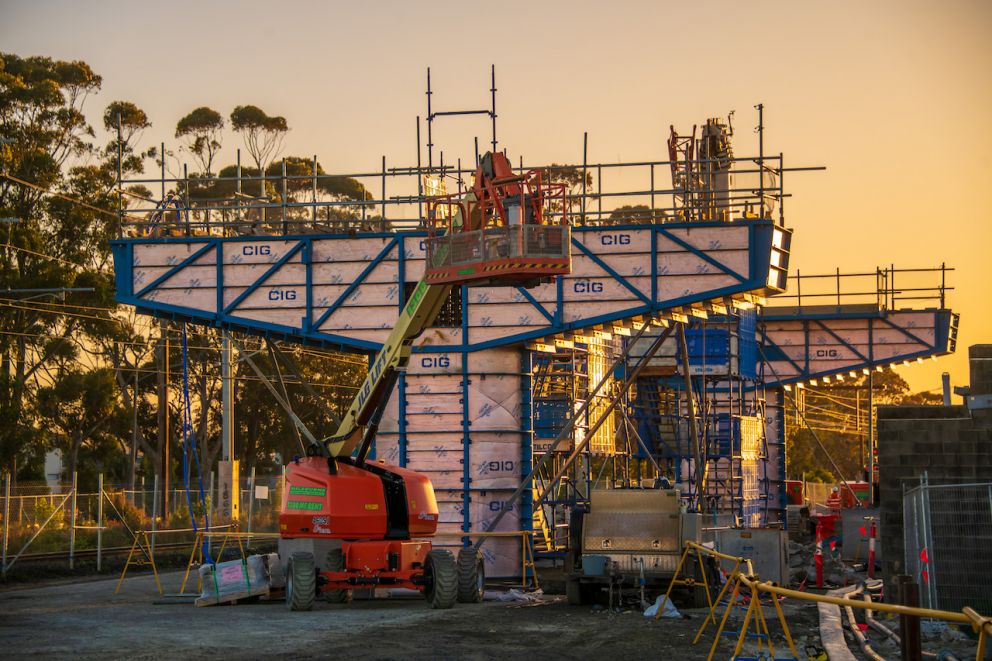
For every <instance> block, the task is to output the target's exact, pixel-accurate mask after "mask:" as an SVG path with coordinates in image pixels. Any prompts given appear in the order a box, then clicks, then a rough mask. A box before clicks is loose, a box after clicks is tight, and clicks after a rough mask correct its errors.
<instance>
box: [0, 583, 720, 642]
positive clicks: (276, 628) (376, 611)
mask: <svg viewBox="0 0 992 661" xmlns="http://www.w3.org/2000/svg"><path fill="white" fill-rule="evenodd" d="M180 581H181V575H179V574H168V575H164V576H163V587H164V589H165V591H166V592H167V593H168V592H175V591H178V586H179V583H180ZM114 587H115V580H99V581H92V582H86V583H73V584H62V585H47V586H44V587H32V588H28V589H14V590H8V591H4V592H0V656H3V657H4V658H27V657H37V656H42V657H43V658H73V659H79V658H83V659H96V658H99V659H119V658H128V659H152V658H156V659H157V658H161V657H163V656H172V657H177V658H212V659H218V658H236V659H251V658H262V657H272V656H273V655H278V656H280V657H282V658H297V659H299V658H324V657H327V656H332V655H333V656H335V657H338V658H344V659H348V658H355V659H366V658H369V659H496V658H500V659H510V658H526V657H530V658H533V657H537V658H562V659H593V658H595V659H600V660H602V659H606V658H623V659H625V660H627V659H703V658H706V652H707V651H708V645H709V643H710V642H711V641H712V636H710V635H706V636H704V642H703V643H702V644H700V645H698V646H696V647H692V646H690V645H689V643H690V642H691V640H692V637H693V635H694V634H695V629H696V628H697V627H698V626H699V624H700V623H701V622H702V617H703V611H689V614H690V616H691V618H692V619H688V620H685V619H683V620H672V619H669V620H663V621H655V620H651V619H647V618H645V617H643V616H642V615H641V614H640V613H639V612H636V611H632V612H626V613H610V612H607V611H605V610H593V609H591V608H589V607H572V606H568V605H567V604H564V603H551V604H547V605H542V606H531V607H515V608H514V607H509V606H508V605H507V604H505V603H499V602H485V603H483V604H479V605H463V604H458V605H456V606H455V608H454V609H452V610H449V611H432V610H430V609H429V608H427V606H426V604H425V603H424V601H423V600H421V599H376V600H371V601H357V600H356V601H355V602H353V603H351V604H347V605H330V604H324V603H318V605H317V606H316V608H315V610H313V611H311V612H306V613H298V612H290V611H288V610H287V609H286V607H285V605H284V604H283V603H282V602H270V603H265V602H260V603H254V604H241V605H236V606H219V607H210V608H195V607H193V606H192V605H190V604H168V605H156V604H154V603H153V602H154V601H155V600H156V599H157V594H156V592H155V588H154V583H153V581H152V579H151V577H150V576H135V577H128V579H127V580H126V581H125V583H124V587H123V589H122V591H121V594H120V595H114V594H113V592H114ZM711 631H712V630H711ZM720 650H721V653H718V654H717V658H729V656H730V652H731V646H730V645H729V642H723V643H721V648H720Z"/></svg>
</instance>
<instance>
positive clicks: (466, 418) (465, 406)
mask: <svg viewBox="0 0 992 661" xmlns="http://www.w3.org/2000/svg"><path fill="white" fill-rule="evenodd" d="M460 289H461V291H460V292H459V295H460V296H461V298H462V343H463V344H468V340H469V337H468V328H469V326H468V287H466V286H465V285H462V286H461V287H460ZM461 386H462V532H469V531H471V530H472V512H471V503H472V447H471V446H472V434H471V427H470V425H471V424H472V421H471V420H470V415H469V401H468V398H469V373H468V354H467V353H462V380H461ZM471 544H472V540H471V538H469V537H463V538H462V545H463V546H466V547H467V546H470V545H471Z"/></svg>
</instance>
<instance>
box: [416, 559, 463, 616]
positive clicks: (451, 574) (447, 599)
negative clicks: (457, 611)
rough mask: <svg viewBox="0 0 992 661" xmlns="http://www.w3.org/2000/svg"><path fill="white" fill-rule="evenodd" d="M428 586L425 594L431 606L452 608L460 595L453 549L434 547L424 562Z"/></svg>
mask: <svg viewBox="0 0 992 661" xmlns="http://www.w3.org/2000/svg"><path fill="white" fill-rule="evenodd" d="M424 577H425V578H426V579H427V587H426V589H425V590H424V596H425V597H427V601H428V603H430V605H431V608H451V607H452V606H454V605H455V599H456V598H457V597H458V568H457V567H456V566H455V556H453V555H451V551H445V550H442V549H433V550H432V551H430V552H429V553H428V554H427V561H426V562H425V563H424Z"/></svg>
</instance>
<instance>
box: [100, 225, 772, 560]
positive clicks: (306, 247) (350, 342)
mask: <svg viewBox="0 0 992 661" xmlns="http://www.w3.org/2000/svg"><path fill="white" fill-rule="evenodd" d="M741 224H745V225H746V227H747V237H748V241H747V242H748V252H749V257H748V259H749V271H748V275H747V276H745V275H742V274H741V273H738V272H737V271H735V270H734V269H732V268H730V267H728V266H726V265H724V264H722V263H721V262H720V261H719V259H718V258H719V253H716V257H714V255H710V254H708V253H707V252H706V251H705V250H704V249H700V248H697V247H695V246H693V245H691V244H689V243H687V242H686V241H684V240H682V239H681V238H680V237H679V236H677V235H676V234H675V233H674V232H675V231H678V230H680V229H684V228H692V229H696V228H703V227H707V226H712V227H725V226H727V225H728V223H724V222H702V223H700V222H695V223H670V224H666V225H648V226H645V225H617V226H611V227H610V232H614V233H617V232H619V233H623V232H625V231H644V230H649V231H650V254H648V255H647V258H649V260H650V275H651V276H652V278H651V283H650V296H646V295H645V293H643V292H641V291H640V290H639V289H638V288H637V287H635V286H634V285H633V284H632V283H631V282H630V281H628V280H627V278H625V277H624V276H622V275H620V274H619V273H618V272H617V271H616V269H614V268H613V267H611V266H610V264H609V263H608V262H607V261H606V260H604V259H603V258H602V257H601V256H599V255H597V254H596V252H595V251H594V250H592V249H590V248H589V247H588V246H586V245H585V243H584V242H583V241H582V240H580V239H581V238H582V234H583V233H584V232H594V231H602V228H598V227H590V228H573V233H574V234H573V237H572V246H573V249H574V250H575V251H576V252H577V253H578V254H581V255H583V256H585V257H587V258H588V259H590V260H591V261H592V262H593V263H595V264H597V265H598V267H599V268H600V269H601V270H602V271H603V272H604V273H605V274H606V275H607V276H608V277H609V278H612V279H614V280H615V281H616V282H617V283H619V284H620V285H621V286H622V287H623V288H625V289H626V290H627V291H628V292H630V293H631V294H633V300H632V302H631V305H632V307H630V308H627V309H624V310H619V311H616V312H611V313H607V314H602V315H598V316H593V317H589V318H583V319H576V320H571V321H566V320H565V318H564V314H563V311H564V307H565V306H564V302H565V300H566V292H565V287H564V284H565V280H564V279H563V278H561V277H559V278H556V285H555V292H556V297H555V298H556V301H555V302H554V308H553V310H552V309H551V308H550V304H542V303H541V302H539V301H537V300H536V299H535V298H534V297H533V296H532V295H531V294H530V293H529V292H527V291H526V290H524V289H520V291H521V293H522V295H523V298H524V300H526V301H527V302H529V303H530V304H531V305H532V306H533V307H534V309H535V310H536V311H537V312H538V313H539V314H540V315H541V317H543V318H544V319H546V320H547V321H548V323H549V325H548V326H545V327H539V328H532V329H528V330H525V331H523V332H514V331H515V330H519V329H507V331H508V332H507V334H506V335H505V336H504V337H501V338H496V339H492V340H488V341H483V342H478V343H476V344H472V342H471V338H470V336H469V324H468V317H469V300H468V293H467V292H468V290H467V288H466V287H464V286H463V287H462V288H461V300H462V323H461V326H462V328H461V330H462V336H461V340H460V342H459V343H458V344H457V345H454V346H444V345H434V346H422V347H415V348H414V351H415V352H417V353H442V352H443V353H458V354H461V358H462V369H461V393H462V446H463V447H462V450H463V467H462V482H463V484H462V494H461V496H462V510H463V512H462V526H461V528H462V531H463V532H466V533H468V532H471V523H472V522H471V502H472V470H471V466H472V464H471V443H472V438H471V420H470V419H469V416H470V408H469V401H468V398H469V385H470V378H471V377H470V371H469V360H468V357H469V354H470V353H472V352H474V351H478V350H483V349H488V348H495V347H501V346H520V345H521V344H523V343H524V342H526V341H528V340H533V339H538V338H542V337H546V336H549V335H554V334H558V333H563V332H568V331H581V330H584V329H586V328H589V327H591V326H595V325H597V324H601V323H609V322H616V321H621V320H623V319H626V318H631V317H637V316H641V315H651V314H658V313H662V312H664V311H665V310H668V309H671V308H677V307H679V306H682V305H687V304H691V303H696V302H699V301H700V300H707V299H711V298H720V297H723V296H729V295H735V294H739V293H742V292H749V291H756V290H760V289H763V288H764V287H765V286H766V283H767V281H768V277H769V272H770V270H771V268H772V267H771V266H770V264H769V263H768V259H767V256H768V255H769V254H770V253H771V250H772V248H771V246H772V238H773V232H775V231H785V232H788V230H785V229H784V228H781V227H779V226H778V225H776V224H775V223H774V222H772V221H768V220H758V221H746V222H745V223H741ZM425 237H426V233H424V232H406V233H376V232H372V233H361V234H357V235H341V234H338V235H326V236H324V235H297V236H278V237H274V236H256V237H232V238H221V237H188V238H181V237H178V238H174V237H165V238H148V239H138V240H117V241H113V242H111V243H112V250H113V254H114V259H115V265H116V276H115V285H116V287H117V300H118V301H119V302H121V303H125V304H129V305H133V306H134V307H135V308H136V309H137V310H138V311H139V312H141V313H146V314H151V315H154V316H159V317H163V318H169V319H174V320H178V321H188V322H191V323H200V324H204V325H210V326H214V327H217V328H225V329H229V330H233V331H238V332H245V333H248V334H253V335H257V336H263V337H267V338H272V339H278V340H283V341H288V342H294V343H299V344H307V345H311V346H318V347H323V348H330V349H336V350H342V351H359V352H365V353H374V352H376V351H378V349H380V347H381V344H380V343H378V342H372V341H368V340H361V339H357V338H353V337H348V336H346V335H341V334H337V333H326V332H321V331H320V326H321V325H322V324H323V323H324V322H325V321H326V320H327V319H328V318H330V316H331V315H332V314H333V313H334V312H335V311H336V310H338V309H339V308H340V307H341V306H342V305H343V304H344V303H345V301H347V300H348V298H349V297H350V296H351V295H352V294H353V293H354V291H355V290H356V289H357V288H358V287H360V286H361V285H362V284H363V283H364V280H365V279H366V278H367V277H368V276H369V275H370V274H371V273H372V272H373V271H374V270H375V269H376V267H377V266H379V265H380V264H381V263H382V262H383V261H384V260H387V259H390V260H392V259H394V258H393V257H392V255H393V254H394V253H393V251H395V260H396V262H397V271H398V274H397V280H398V282H397V287H396V294H395V296H396V305H397V307H398V309H399V310H402V308H403V305H404V302H405V301H404V298H405V292H404V287H403V285H404V284H405V281H406V275H407V271H408V269H407V260H408V259H409V256H408V254H409V253H412V252H413V251H412V250H411V251H409V253H408V249H407V247H408V246H409V245H410V244H409V243H408V242H409V241H420V242H423V240H424V238H425ZM659 237H664V238H665V239H666V240H668V241H670V242H671V243H673V244H675V245H677V246H680V248H681V249H683V250H684V251H685V252H686V253H687V254H692V255H694V256H696V257H698V258H699V259H700V260H702V261H703V262H705V264H706V265H707V266H706V268H707V269H710V271H709V272H711V273H722V274H724V275H727V276H730V278H731V279H732V280H733V283H732V284H730V285H728V286H722V287H718V288H714V289H712V290H709V291H706V292H701V293H697V294H685V295H682V296H677V297H674V298H672V299H666V300H659V298H658V297H659V284H658V279H659V278H661V277H665V276H667V275H668V269H667V266H666V265H665V264H664V259H663V258H662V256H661V254H660V253H659V252H658V251H659ZM323 238H338V239H344V238H381V239H383V240H384V243H383V245H382V247H381V249H380V250H379V251H378V253H377V254H375V255H374V257H373V258H372V259H371V260H370V261H369V262H368V263H367V264H366V265H365V266H364V267H363V269H362V271H361V272H360V273H359V275H358V277H356V278H355V279H354V281H353V282H351V283H350V284H349V285H348V286H347V287H346V288H345V290H344V292H343V293H341V294H340V295H338V296H336V297H335V300H334V301H332V302H330V305H328V304H327V303H325V302H319V301H315V300H314V293H313V287H314V281H313V272H314V260H313V254H314V252H313V244H314V241H316V240H320V239H323ZM268 241H279V242H286V241H288V242H291V245H290V246H289V249H288V250H287V251H286V252H285V253H284V254H283V255H282V256H281V257H280V258H279V259H278V260H276V261H275V262H273V263H271V264H269V265H268V266H267V268H266V269H265V272H264V273H263V274H262V276H261V277H260V278H258V279H256V280H255V281H254V282H253V283H252V284H251V285H250V286H248V287H247V288H246V289H245V290H244V291H242V292H241V293H239V295H238V296H237V297H236V298H235V299H234V300H233V301H232V302H230V303H229V304H227V305H225V304H224V296H223V293H224V281H225V278H224V252H225V247H227V246H229V245H230V244H232V243H235V242H237V243H238V244H245V243H262V242H268ZM138 243H140V244H162V243H178V244H184V243H186V244H196V245H197V246H198V247H197V249H196V250H195V251H194V253H193V254H192V255H190V256H189V257H187V258H185V259H183V260H182V261H181V262H180V263H178V264H176V265H174V266H172V267H171V268H169V269H167V270H166V272H165V273H163V274H162V275H160V276H159V277H157V278H156V279H155V280H154V281H152V282H151V283H148V284H144V285H143V286H140V288H136V287H135V283H134V272H133V271H134V268H135V264H134V246H135V244H138ZM199 244H203V245H202V246H201V245H199ZM243 249H244V247H243ZM211 251H215V255H216V260H215V261H216V289H217V299H216V311H215V312H212V311H209V310H191V309H189V308H185V307H183V306H180V305H171V304H166V303H161V302H157V301H154V300H148V299H144V298H143V296H144V295H145V294H147V293H148V292H151V291H152V290H154V289H156V288H157V287H159V286H160V285H164V284H165V283H167V281H168V280H169V279H170V278H172V277H173V276H175V275H176V274H178V273H179V272H180V271H182V269H183V268H186V267H187V266H190V265H192V264H194V263H195V262H196V261H197V260H199V259H200V258H202V257H204V256H207V255H209V253H210V252H211ZM245 254H248V253H245ZM297 255H299V256H300V263H301V264H302V266H303V269H304V271H305V289H306V292H305V296H304V297H303V299H304V301H305V303H304V309H303V310H301V312H302V313H303V314H304V316H303V318H302V319H301V320H300V321H301V323H300V325H299V327H292V326H285V325H281V324H275V323H271V322H262V321H258V320H255V319H250V318H246V317H242V316H239V314H238V310H237V308H238V306H239V305H240V304H241V303H242V302H243V301H245V300H246V299H247V298H248V297H249V296H250V295H251V294H252V293H254V292H255V291H257V290H258V289H259V288H260V287H262V286H263V285H265V284H266V283H267V282H268V281H269V280H270V278H272V276H274V275H275V274H276V273H277V272H278V271H279V270H280V269H281V268H282V267H283V266H285V265H286V264H287V263H289V262H290V260H293V259H294V258H295V257H296V256H297ZM659 261H662V262H663V263H662V264H661V265H659ZM136 289H137V291H136ZM315 308H324V309H323V310H321V311H320V316H319V317H318V318H317V319H314V311H315ZM530 362H531V359H530V356H529V353H527V352H524V351H522V350H521V373H522V374H523V375H524V376H523V377H522V388H523V389H524V392H523V399H522V411H521V414H520V428H519V429H517V430H512V431H515V432H517V433H520V434H521V437H522V441H521V470H522V472H523V474H524V475H526V474H529V472H530V467H531V465H532V456H531V452H532V451H533V414H532V410H531V409H532V399H531V392H530V388H532V387H533V383H532V365H531V364H530ZM524 363H526V364H524ZM397 390H398V392H397V396H398V397H399V401H398V408H399V411H398V414H399V415H398V451H399V457H398V463H399V464H400V465H401V466H406V465H408V463H409V448H410V433H411V432H410V429H409V425H408V424H407V415H408V413H409V411H408V407H407V401H406V399H407V379H406V375H404V374H401V375H400V378H399V381H398V387H397ZM508 431H510V430H508ZM372 452H373V453H374V452H375V449H374V447H373V450H372ZM373 456H374V455H373ZM518 507H520V511H519V512H518V515H519V517H520V523H521V526H525V527H526V526H531V525H533V506H532V494H530V493H526V494H525V496H524V501H523V502H522V503H521V504H519V505H518ZM468 541H469V540H468V538H467V537H465V538H463V542H464V543H468Z"/></svg>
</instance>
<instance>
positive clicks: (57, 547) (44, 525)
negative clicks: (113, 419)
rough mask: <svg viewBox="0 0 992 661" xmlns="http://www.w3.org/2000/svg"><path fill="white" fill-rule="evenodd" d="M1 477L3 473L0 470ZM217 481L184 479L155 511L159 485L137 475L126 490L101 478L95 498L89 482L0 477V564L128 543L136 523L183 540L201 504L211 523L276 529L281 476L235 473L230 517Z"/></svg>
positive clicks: (109, 550)
mask: <svg viewBox="0 0 992 661" xmlns="http://www.w3.org/2000/svg"><path fill="white" fill-rule="evenodd" d="M4 477H6V476H4ZM219 488H220V487H219V485H211V486H208V485H207V484H204V491H205V493H204V497H203V498H202V499H201V497H200V493H199V488H198V487H195V486H193V485H191V489H190V491H189V498H188V500H187V493H186V490H185V489H170V490H169V497H168V501H169V503H170V505H169V511H168V514H167V515H163V514H162V512H161V510H162V504H161V501H162V495H163V494H162V492H161V491H159V492H158V493H156V491H155V489H154V486H153V485H152V484H148V483H144V484H142V483H139V485H138V488H137V489H134V490H130V489H125V488H124V487H123V486H121V485H112V484H104V485H103V498H102V499H101V497H100V492H99V491H98V490H97V489H94V488H88V489H87V488H83V487H79V488H77V489H76V490H75V492H74V491H73V485H72V483H71V482H70V483H66V484H46V483H21V484H17V485H10V487H9V492H8V491H7V484H6V480H4V479H0V544H2V545H3V549H2V555H3V560H4V566H3V571H4V573H5V574H6V572H7V570H9V569H10V567H11V566H12V565H13V561H14V560H15V559H16V558H20V560H21V561H22V562H23V561H29V560H32V559H42V558H43V557H46V556H47V558H46V559H49V558H50V559H52V560H55V559H56V558H58V557H61V556H63V555H64V557H65V560H66V562H67V563H69V566H70V567H72V559H73V558H74V557H75V558H76V559H78V558H81V557H83V556H85V555H86V553H87V552H93V551H94V550H95V549H97V548H100V549H101V552H102V553H103V554H105V555H112V554H115V553H119V552H121V551H122V550H126V549H128V548H129V547H130V546H131V544H132V542H133V541H134V533H136V532H137V531H139V530H144V531H156V536H157V537H160V539H161V540H162V542H163V543H167V544H170V545H172V546H180V545H182V544H191V543H192V541H193V539H194V537H195V535H194V533H193V531H192V521H191V518H190V509H192V510H193V513H194V514H195V515H196V521H197V527H198V528H199V529H202V528H203V526H204V514H205V513H206V512H207V511H208V510H209V512H210V524H211V528H214V527H222V528H223V529H229V528H230V527H232V523H236V527H237V528H238V529H240V530H241V531H251V532H276V531H278V530H279V522H278V514H279V500H280V498H281V493H282V492H281V488H282V476H281V475H272V476H255V477H254V479H253V478H251V477H241V478H240V492H241V494H240V495H241V500H240V517H239V520H238V521H237V522H231V521H228V520H222V519H221V517H220V516H219V512H218V509H219V508H218V506H217V503H218V502H219V499H218V498H217V494H216V493H212V491H217V490H218V489H219Z"/></svg>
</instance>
